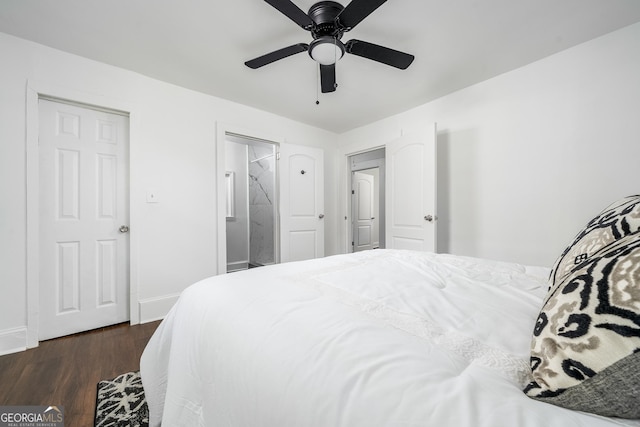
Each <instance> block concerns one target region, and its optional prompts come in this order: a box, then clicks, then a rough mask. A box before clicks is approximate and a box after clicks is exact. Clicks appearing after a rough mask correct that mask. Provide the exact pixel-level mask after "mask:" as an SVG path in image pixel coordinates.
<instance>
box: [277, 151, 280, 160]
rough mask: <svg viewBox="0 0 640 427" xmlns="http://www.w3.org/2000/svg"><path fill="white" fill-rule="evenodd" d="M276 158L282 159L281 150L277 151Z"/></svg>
mask: <svg viewBox="0 0 640 427" xmlns="http://www.w3.org/2000/svg"><path fill="white" fill-rule="evenodd" d="M276 160H280V152H279V151H278V152H277V153H276Z"/></svg>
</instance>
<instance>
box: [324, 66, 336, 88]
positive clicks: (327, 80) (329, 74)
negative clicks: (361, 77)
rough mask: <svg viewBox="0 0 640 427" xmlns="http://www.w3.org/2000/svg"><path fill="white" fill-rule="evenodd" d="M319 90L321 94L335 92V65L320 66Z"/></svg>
mask: <svg viewBox="0 0 640 427" xmlns="http://www.w3.org/2000/svg"><path fill="white" fill-rule="evenodd" d="M320 88H321V90H322V93H327V92H335V90H336V64H331V65H322V64H320Z"/></svg>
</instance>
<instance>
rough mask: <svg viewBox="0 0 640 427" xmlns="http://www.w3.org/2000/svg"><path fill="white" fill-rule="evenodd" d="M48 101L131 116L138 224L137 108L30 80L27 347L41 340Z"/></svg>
mask: <svg viewBox="0 0 640 427" xmlns="http://www.w3.org/2000/svg"><path fill="white" fill-rule="evenodd" d="M40 98H46V99H49V100H54V101H57V102H63V103H65V102H66V103H71V104H74V105H78V106H85V107H88V108H94V109H99V110H106V111H111V112H116V113H120V114H128V115H129V147H128V151H129V152H128V156H129V170H128V171H127V174H128V186H129V224H130V226H131V228H132V229H133V230H135V225H136V224H137V218H135V216H134V210H133V209H132V206H133V204H132V200H131V194H132V191H131V187H132V185H131V177H132V174H131V164H132V161H131V141H132V140H133V136H134V135H135V134H136V133H137V131H138V128H139V125H138V120H137V114H136V111H137V109H136V108H135V107H134V105H132V104H131V103H129V102H126V101H122V100H117V99H113V98H108V97H105V96H103V95H94V94H90V93H86V92H82V91H76V90H74V89H70V88H68V87H61V86H57V85H53V84H48V83H45V82H41V81H35V80H29V81H27V85H26V129H25V143H26V265H27V268H26V279H27V330H26V348H34V347H37V346H38V344H39V341H38V332H39V331H38V322H39V306H40V273H39V271H40V259H39V252H40V237H39V236H40V225H39V222H40V219H39V204H40V202H39V199H40V184H39V175H40V172H39V171H40V158H39V146H38V137H39V125H38V123H39V118H40V117H39V116H40V113H39V109H38V101H39V99H40ZM134 236H135V233H132V234H131V235H130V236H129V323H130V324H137V323H140V312H139V308H138V304H137V301H138V281H137V265H138V264H137V256H136V254H137V253H138V242H137V241H136V239H135V238H134Z"/></svg>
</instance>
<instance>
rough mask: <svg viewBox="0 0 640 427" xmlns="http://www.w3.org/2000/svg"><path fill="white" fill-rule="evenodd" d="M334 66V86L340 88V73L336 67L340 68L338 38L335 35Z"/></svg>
mask: <svg viewBox="0 0 640 427" xmlns="http://www.w3.org/2000/svg"><path fill="white" fill-rule="evenodd" d="M333 67H334V76H336V77H334V82H333V88H334V89H337V88H338V77H337V75H338V73H337V72H336V71H335V69H336V68H338V39H337V38H336V37H333Z"/></svg>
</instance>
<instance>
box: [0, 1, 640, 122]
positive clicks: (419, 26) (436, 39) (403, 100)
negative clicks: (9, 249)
mask: <svg viewBox="0 0 640 427" xmlns="http://www.w3.org/2000/svg"><path fill="white" fill-rule="evenodd" d="M294 3H295V4H296V5H298V6H299V7H300V8H301V9H302V10H304V11H305V12H306V11H308V9H309V7H310V6H311V5H312V4H313V3H315V0H294ZM346 3H347V0H343V4H345V5H346ZM638 21H640V1H639V0H439V1H436V0H388V1H387V2H386V3H385V4H383V5H382V6H381V7H380V8H379V9H377V10H376V11H375V12H373V13H372V14H371V15H370V16H369V17H367V18H366V19H365V20H364V21H363V22H362V23H360V25H358V26H357V27H356V28H355V29H353V30H352V31H351V32H348V33H346V34H345V35H344V37H343V39H342V41H343V42H346V41H348V40H350V39H354V38H355V39H360V40H365V41H368V42H371V43H375V44H379V45H383V46H387V47H390V48H393V49H396V50H400V51H404V52H407V53H411V54H413V55H415V57H416V59H415V61H414V62H413V64H412V65H411V66H410V67H409V68H408V69H407V70H404V71H401V70H398V69H395V68H392V67H388V66H386V65H382V64H379V63H377V62H373V61H369V60H366V59H364V58H361V57H357V56H354V55H346V56H345V57H344V58H343V59H342V60H341V61H340V62H338V64H337V66H336V73H337V83H338V85H339V87H338V89H337V91H336V92H334V93H330V94H320V97H319V100H320V104H319V105H316V98H317V92H318V91H319V89H318V75H317V65H316V64H315V63H314V62H313V60H312V59H311V58H309V56H308V55H307V53H304V52H303V53H300V54H297V55H295V56H292V57H289V58H285V59H283V60H281V61H278V62H275V63H273V64H270V65H267V66H265V67H263V68H260V69H257V70H252V69H249V68H247V67H246V66H245V65H244V62H245V61H247V60H249V59H253V58H254V57H257V56H260V55H263V54H265V53H268V52H271V51H274V50H276V49H279V48H281V47H285V46H289V45H292V44H295V43H309V42H310V41H311V36H310V34H309V33H308V32H306V31H304V30H303V29H301V28H300V27H298V26H297V25H296V24H294V23H293V22H292V21H290V20H289V19H288V18H287V17H285V16H284V15H282V14H280V12H278V11H277V10H276V9H274V8H273V7H271V6H270V5H269V4H268V3H266V2H264V1H263V0H227V1H223V0H179V1H178V0H108V1H107V0H55V1H53V0H50V1H43V0H1V1H0V32H5V33H8V34H12V35H15V36H18V37H22V38H25V39H28V40H32V41H35V42H38V43H42V44H44V45H47V46H51V47H54V48H57V49H60V50H63V51H67V52H71V53H75V54H77V55H81V56H84V57H87V58H91V59H95V60H98V61H101V62H105V63H108V64H112V65H115V66H118V67H122V68H125V69H129V70H133V71H136V72H138V73H141V74H144V75H147V76H150V77H153V78H156V79H160V80H164V81H167V82H170V83H174V84H176V85H180V86H183V87H187V88H190V89H194V90H197V91H200V92H204V93H208V94H211V95H215V96H217V97H221V98H225V99H228V100H232V101H236V102H239V103H242V104H246V105H250V106H253V107H256V108H259V109H263V110H267V111H270V112H273V113H275V114H279V115H282V116H285V117H289V118H291V119H294V120H297V121H300V122H304V123H308V124H311V125H313V126H317V127H319V128H324V129H327V130H331V131H334V132H338V133H341V132H344V131H346V130H349V129H352V128H355V127H359V126H362V125H365V124H367V123H370V122H373V121H376V120H379V119H381V118H384V117H387V116H390V115H392V114H395V113H399V112H402V111H405V110H407V109H410V108H412V107H415V106H418V105H421V104H424V103H426V102H428V101H430V100H433V99H435V98H437V97H440V96H442V95H445V94H447V93H451V92H453V91H455V90H458V89H461V88H463V87H466V86H469V85H472V84H474V83H477V82H480V81H482V80H486V79H488V78H491V77H493V76H496V75H498V74H501V73H504V72H506V71H509V70H512V69H515V68H518V67H520V66H523V65H525V64H528V63H531V62H533V61H536V60H538V59H541V58H543V57H545V56H548V55H551V54H553V53H555V52H558V51H561V50H564V49H567V48H569V47H571V46H574V45H576V44H579V43H582V42H584V41H587V40H590V39H593V38H595V37H598V36H600V35H603V34H606V33H608V32H611V31H614V30H616V29H619V28H622V27H624V26H627V25H630V24H632V23H635V22H638Z"/></svg>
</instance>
